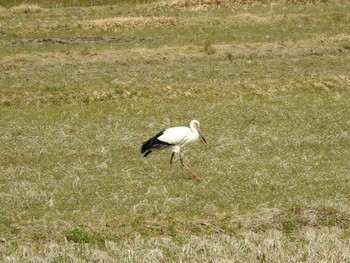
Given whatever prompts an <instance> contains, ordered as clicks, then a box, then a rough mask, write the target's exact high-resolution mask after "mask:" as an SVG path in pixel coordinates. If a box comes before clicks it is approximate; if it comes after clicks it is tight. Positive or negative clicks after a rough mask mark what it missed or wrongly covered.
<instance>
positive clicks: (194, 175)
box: [180, 155, 202, 183]
mask: <svg viewBox="0 0 350 263" xmlns="http://www.w3.org/2000/svg"><path fill="white" fill-rule="evenodd" d="M180 162H181V165H182V167H184V168H186V170H187V171H189V172H190V173H191V174H192V176H193V177H194V179H195V180H196V181H197V183H200V182H201V181H202V179H201V178H200V177H199V176H197V175H196V174H195V173H194V172H192V170H191V169H190V167H188V166H187V165H186V164H185V163H184V161H183V159H182V157H181V155H180Z"/></svg>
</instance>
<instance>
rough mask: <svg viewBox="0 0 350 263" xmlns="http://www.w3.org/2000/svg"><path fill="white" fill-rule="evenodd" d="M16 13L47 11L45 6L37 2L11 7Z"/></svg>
mask: <svg viewBox="0 0 350 263" xmlns="http://www.w3.org/2000/svg"><path fill="white" fill-rule="evenodd" d="M10 10H11V11H12V12H14V13H26V14H28V13H39V12H43V11H45V9H44V8H42V7H41V6H39V5H36V4H21V5H18V6H14V7H11V9H10Z"/></svg>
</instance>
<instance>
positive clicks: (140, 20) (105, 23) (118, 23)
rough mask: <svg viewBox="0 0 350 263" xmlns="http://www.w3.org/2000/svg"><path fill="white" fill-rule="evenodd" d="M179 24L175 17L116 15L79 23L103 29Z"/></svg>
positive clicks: (85, 27)
mask: <svg viewBox="0 0 350 263" xmlns="http://www.w3.org/2000/svg"><path fill="white" fill-rule="evenodd" d="M177 24H178V20H177V19H176V18H175V17H165V16H162V17H116V18H107V19H97V20H85V21H82V22H79V23H78V25H79V26H82V27H83V28H84V29H101V30H104V31H107V30H113V29H117V28H120V27H131V28H138V27H149V26H174V25H177Z"/></svg>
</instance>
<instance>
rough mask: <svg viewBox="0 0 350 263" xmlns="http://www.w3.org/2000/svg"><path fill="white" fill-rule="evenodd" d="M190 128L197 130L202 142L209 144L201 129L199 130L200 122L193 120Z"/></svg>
mask: <svg viewBox="0 0 350 263" xmlns="http://www.w3.org/2000/svg"><path fill="white" fill-rule="evenodd" d="M190 127H191V128H193V129H196V130H197V131H198V133H199V136H200V137H201V138H202V140H203V141H204V142H205V143H207V141H206V139H205V138H204V135H203V133H202V131H201V129H200V128H199V121H197V120H192V121H191V123H190Z"/></svg>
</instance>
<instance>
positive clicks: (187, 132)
mask: <svg viewBox="0 0 350 263" xmlns="http://www.w3.org/2000/svg"><path fill="white" fill-rule="evenodd" d="M198 138H199V133H198V131H197V130H196V129H195V128H189V127H183V126H180V127H173V128H169V129H166V130H165V131H164V133H163V134H162V135H161V136H159V137H158V140H160V141H163V142H167V143H169V144H173V145H172V146H170V148H171V150H172V152H175V153H177V154H178V153H180V148H181V147H184V146H185V145H187V144H191V143H194V142H196V141H197V140H198Z"/></svg>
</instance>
